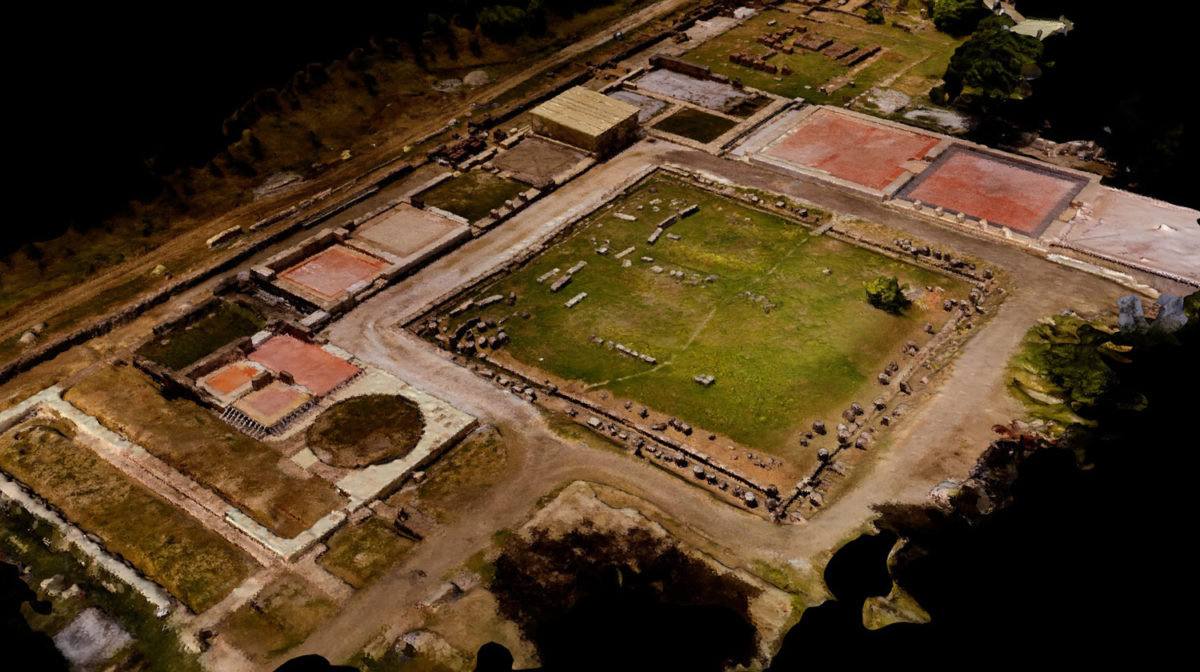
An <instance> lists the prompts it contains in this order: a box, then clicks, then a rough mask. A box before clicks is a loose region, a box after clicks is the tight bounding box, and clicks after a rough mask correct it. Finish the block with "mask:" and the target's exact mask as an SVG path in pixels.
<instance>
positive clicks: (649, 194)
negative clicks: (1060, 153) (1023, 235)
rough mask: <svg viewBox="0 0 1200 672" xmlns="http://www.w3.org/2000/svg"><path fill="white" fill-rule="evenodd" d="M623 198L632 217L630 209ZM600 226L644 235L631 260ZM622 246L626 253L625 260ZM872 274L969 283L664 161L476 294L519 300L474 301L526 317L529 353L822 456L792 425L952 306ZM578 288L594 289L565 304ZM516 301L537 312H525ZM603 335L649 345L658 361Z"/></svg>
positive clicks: (493, 313) (694, 418) (658, 403)
mask: <svg viewBox="0 0 1200 672" xmlns="http://www.w3.org/2000/svg"><path fill="white" fill-rule="evenodd" d="M691 204H698V205H699V206H700V209H699V212H697V213H696V214H694V215H692V216H691V217H688V218H685V219H683V220H681V221H679V222H678V223H676V224H674V225H673V226H671V227H670V228H669V229H668V230H667V231H668V232H669V233H674V234H678V235H679V236H681V239H680V240H671V239H669V238H667V237H666V236H665V235H664V236H663V237H662V238H661V239H660V240H659V241H658V242H657V243H656V244H655V245H653V246H650V245H647V243H646V237H647V235H648V234H649V233H650V232H651V231H652V230H653V228H654V226H655V224H656V223H657V222H659V221H661V220H662V219H663V218H665V217H666V216H667V215H668V214H670V213H671V212H674V211H675V210H676V209H679V208H682V207H684V206H685V205H691ZM639 208H641V209H640V210H639ZM656 208H657V209H658V211H657V212H655V209H656ZM614 212H622V213H626V214H632V215H636V216H637V217H638V219H637V220H636V221H633V222H630V221H625V220H622V219H619V218H616V217H613V216H612V214H613V213H614ZM593 239H594V240H596V241H597V242H596V245H599V244H601V243H604V244H606V245H607V247H608V248H609V249H610V250H613V251H622V250H624V249H626V248H628V247H633V248H635V249H634V251H633V252H631V253H629V254H627V255H625V256H624V258H623V259H616V258H615V254H614V253H613V252H610V253H609V254H608V255H605V256H601V255H597V254H596V252H595V249H594V247H593V243H592V240H593ZM605 241H607V242H605ZM642 255H646V256H649V257H651V258H652V259H653V261H652V262H645V261H642V260H641V259H640V257H641V256H642ZM625 260H632V265H631V266H629V267H624V266H623V263H622V262H623V261H625ZM579 261H587V262H588V265H587V266H586V267H585V268H583V269H582V270H581V271H579V272H578V273H577V274H575V276H574V278H573V280H572V281H571V283H570V284H569V285H567V286H566V288H564V289H563V290H562V291H560V292H558V293H551V292H550V290H549V287H548V285H550V284H551V282H552V280H549V279H547V280H546V281H544V282H542V283H539V282H538V281H537V278H539V277H540V276H543V275H544V274H546V273H548V272H550V271H552V270H553V269H556V268H557V269H559V273H558V274H557V275H555V276H554V277H560V276H561V274H562V272H563V271H565V269H568V268H570V267H571V266H573V265H575V264H576V263H577V262H579ZM654 266H658V267H660V268H661V269H662V272H655V271H654V270H653V268H652V267H654ZM824 269H829V271H830V272H829V273H828V274H825V273H823V270H824ZM669 271H680V272H682V277H671V276H670V274H669ZM879 275H888V276H893V275H894V276H896V277H897V278H899V280H900V282H901V284H907V285H911V286H913V287H915V288H920V289H922V291H923V288H924V287H925V286H931V287H937V286H940V287H941V288H944V289H945V290H946V292H947V294H948V295H949V296H957V297H962V296H963V295H965V293H966V291H967V289H968V287H967V285H966V284H965V283H963V282H962V281H960V280H957V279H954V278H950V277H946V276H943V275H941V274H938V273H935V272H933V271H929V270H926V269H923V268H920V267H916V266H912V265H910V264H907V263H904V262H903V261H899V260H895V259H892V258H890V257H885V256H882V255H879V254H876V253H874V252H871V251H869V250H867V249H864V248H860V247H857V246H853V245H849V244H846V243H843V242H840V241H837V240H834V239H832V238H828V237H824V236H822V237H812V236H811V235H810V234H809V232H808V230H807V229H805V228H803V227H801V226H798V225H796V224H793V223H790V222H788V221H786V220H783V219H780V218H779V217H776V216H774V215H772V214H768V213H764V212H761V211H759V210H755V209H752V208H749V207H746V206H744V205H742V204H740V203H738V202H735V201H731V200H729V199H726V198H723V197H721V196H719V195H716V194H713V193H711V192H708V191H704V190H701V189H698V188H695V187H692V186H689V185H686V184H683V183H681V182H679V181H677V180H675V179H673V178H668V177H666V176H663V175H661V174H660V175H655V176H652V177H651V178H649V179H648V180H645V181H643V182H642V183H640V184H639V185H638V186H636V187H635V188H633V189H632V190H631V191H630V192H629V193H628V194H627V195H626V196H623V197H621V198H618V199H617V200H616V201H615V202H614V203H613V204H611V206H609V207H606V208H605V209H603V210H601V211H599V212H597V213H596V214H594V215H593V216H592V217H590V218H589V219H588V220H586V221H585V222H584V223H582V224H581V225H580V226H579V227H577V228H576V229H574V230H573V231H571V232H570V233H568V234H567V235H566V236H565V237H564V238H563V239H562V240H560V241H559V242H557V243H556V244H554V245H552V246H551V247H549V248H548V249H547V250H546V251H545V252H544V253H542V254H541V255H540V256H539V257H536V258H534V259H533V260H531V261H530V262H529V263H528V264H526V265H525V266H524V267H522V268H520V269H519V270H517V271H516V272H514V273H512V274H510V275H507V276H504V277H502V278H500V279H499V280H497V281H496V282H495V283H493V284H492V285H490V286H488V287H483V288H479V290H478V295H479V296H485V295H487V294H492V293H504V294H507V293H509V292H515V293H516V294H517V297H518V300H517V305H516V306H515V308H514V307H509V306H507V305H504V304H496V305H493V306H489V307H488V308H486V309H484V310H482V311H479V312H480V317H482V318H483V319H488V318H491V319H497V320H498V319H500V318H504V317H507V316H510V315H511V314H513V313H516V314H517V315H518V317H515V318H513V319H509V320H508V321H507V322H506V323H505V329H506V331H507V332H508V333H509V335H510V336H511V339H512V340H511V342H510V343H509V344H508V345H506V346H505V350H506V352H507V353H508V354H509V355H511V356H512V357H514V358H515V359H517V360H519V361H521V362H523V363H525V364H527V365H530V366H534V367H537V368H540V369H543V370H545V371H548V372H551V373H553V374H554V375H556V376H558V377H560V378H562V379H566V380H573V381H578V383H579V384H580V385H582V386H586V387H588V388H589V389H593V390H600V389H603V390H608V391H609V392H610V393H612V394H613V395H614V396H616V397H625V398H631V399H636V400H638V401H640V402H642V403H644V404H646V405H648V406H650V407H651V408H653V409H656V410H658V411H660V412H663V413H666V414H670V415H674V416H676V417H680V418H682V419H684V420H686V421H687V422H689V423H691V424H693V425H695V426H697V427H698V428H701V429H703V430H709V431H714V432H719V433H722V434H725V435H726V436H729V437H730V438H732V439H734V440H736V441H739V442H742V443H744V444H745V445H747V446H750V447H755V448H759V449H762V450H766V451H769V452H772V453H776V454H780V455H781V456H783V455H784V454H791V456H793V457H799V456H803V457H804V459H805V460H807V459H815V454H810V453H812V451H813V450H815V449H808V448H800V447H799V446H797V445H796V444H795V441H794V438H795V436H796V434H797V433H798V432H802V431H804V430H805V429H806V428H807V427H808V426H809V425H810V424H811V423H812V421H813V420H816V419H825V420H826V421H830V420H833V419H834V418H836V417H837V416H838V414H839V413H840V412H841V410H842V409H843V408H845V407H847V406H849V404H850V402H852V401H859V402H862V403H865V402H867V401H869V400H870V399H871V398H873V397H874V396H876V395H877V394H879V388H878V383H877V382H875V375H876V374H877V373H878V372H879V371H881V370H883V368H884V366H886V365H887V363H888V362H889V361H890V360H892V359H898V358H899V357H900V355H899V352H900V345H901V344H903V343H904V342H905V341H906V340H908V339H913V340H916V341H917V342H918V343H924V342H925V341H926V340H928V338H929V336H928V335H926V334H924V333H923V331H922V325H923V324H924V323H925V322H926V321H929V322H933V323H934V325H935V326H937V325H940V324H942V323H943V322H944V321H945V319H946V313H944V312H942V311H941V305H940V304H941V300H940V298H939V299H937V300H936V301H931V300H929V299H932V298H934V297H937V296H939V293H938V292H934V293H931V294H928V295H926V297H925V299H921V298H918V300H917V301H916V302H915V303H914V305H913V306H912V307H910V308H909V309H908V310H907V311H905V312H904V313H903V314H900V315H890V314H887V313H885V312H883V311H880V310H877V309H875V308H873V307H871V306H870V305H868V304H867V302H866V296H865V292H864V289H863V283H864V282H865V281H868V280H871V279H874V278H875V277H877V276H879ZM706 280H709V281H706ZM580 292H587V294H588V296H587V298H586V299H584V300H583V302H582V303H580V304H579V305H578V306H576V307H574V308H572V309H567V308H565V307H564V302H565V301H566V300H567V299H569V298H571V297H572V296H574V295H576V294H577V293H580ZM523 312H529V313H530V315H531V317H530V319H528V320H526V319H521V318H520V317H519V314H520V313H523ZM462 320H463V318H462V317H458V318H453V319H452V318H444V319H443V324H444V326H445V327H447V329H448V330H453V329H454V328H455V327H456V326H457V325H458V323H459V322H461V321H462ZM594 338H600V339H603V340H604V341H612V342H613V343H614V344H617V343H620V344H624V345H625V346H626V347H628V348H631V349H633V350H636V351H638V352H641V353H647V354H649V355H651V356H653V357H655V358H657V360H658V364H657V365H655V366H652V365H649V364H646V363H644V362H642V361H639V360H636V359H634V358H632V357H628V356H625V355H623V354H621V353H620V352H618V351H617V350H616V349H615V348H611V347H608V346H606V345H601V344H596V343H595V342H594V341H593V339H594ZM700 374H705V375H712V376H715V377H716V382H715V384H713V385H711V386H709V387H704V386H701V385H698V384H696V383H695V382H694V381H693V380H692V378H693V376H696V375H700ZM802 461H803V460H802Z"/></svg>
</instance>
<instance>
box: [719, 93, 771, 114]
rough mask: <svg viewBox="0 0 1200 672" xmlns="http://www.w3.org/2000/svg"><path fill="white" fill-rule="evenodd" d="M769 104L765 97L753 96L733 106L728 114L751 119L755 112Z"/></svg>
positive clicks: (769, 101) (768, 99) (769, 100)
mask: <svg viewBox="0 0 1200 672" xmlns="http://www.w3.org/2000/svg"><path fill="white" fill-rule="evenodd" d="M770 103H771V99H770V98H768V97H767V96H754V97H753V98H747V99H745V100H743V101H742V102H740V103H738V104H737V105H735V106H734V107H733V109H731V110H729V114H732V115H733V116H735V117H752V116H754V114H755V113H756V112H758V111H759V110H761V109H763V108H764V107H766V106H767V105H769V104H770Z"/></svg>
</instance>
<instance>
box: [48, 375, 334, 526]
mask: <svg viewBox="0 0 1200 672" xmlns="http://www.w3.org/2000/svg"><path fill="white" fill-rule="evenodd" d="M65 398H66V399H67V401H69V402H71V403H72V404H74V405H75V406H77V407H78V408H80V409H82V410H83V411H84V412H86V413H90V414H91V415H94V416H96V418H97V419H99V420H100V421H101V422H102V423H104V425H105V426H107V427H108V428H109V429H112V430H113V431H115V432H117V433H119V434H122V435H123V436H125V437H128V438H129V439H130V440H131V441H133V442H135V443H138V444H140V445H141V446H142V447H143V448H145V449H146V450H148V451H149V452H150V453H152V454H154V455H155V456H156V457H158V458H160V459H162V460H164V461H165V462H167V463H168V464H170V465H171V466H172V467H174V468H175V469H178V470H179V471H182V472H184V473H185V474H187V475H189V476H190V477H191V478H193V479H195V480H196V481H197V482H199V483H200V484H202V485H205V486H207V487H209V488H212V489H213V490H216V491H217V492H218V493H220V494H221V495H222V496H223V497H224V498H225V499H226V500H228V501H229V502H230V503H232V504H233V505H235V506H237V507H238V508H240V509H241V510H242V511H244V512H245V513H246V514H248V515H250V516H251V517H253V518H254V519H255V520H257V521H258V522H260V523H262V524H263V525H265V526H266V527H268V528H270V529H271V530H272V531H273V532H275V533H276V534H279V535H281V536H284V537H294V536H295V535H297V534H299V533H300V532H303V531H304V530H306V529H308V528H309V527H311V526H312V524H313V523H315V522H317V520H319V519H320V518H321V517H322V516H324V515H325V514H327V513H329V512H330V511H332V510H333V509H335V508H337V507H338V506H341V504H342V498H341V496H339V495H338V494H337V492H336V491H335V490H334V489H333V486H331V485H330V484H329V483H327V482H325V481H323V480H321V479H319V478H315V477H310V478H303V477H298V476H292V475H290V474H288V473H286V472H284V471H283V470H281V469H280V468H279V465H278V462H279V460H280V459H283V458H282V457H281V455H280V454H279V453H278V452H276V451H275V449H274V448H272V447H271V446H269V445H267V444H265V443H263V442H261V441H256V440H254V439H251V438H250V437H248V436H246V435H245V434H242V433H241V432H239V431H237V430H235V429H234V428H233V427H230V426H229V425H227V424H225V423H224V422H222V421H221V420H220V419H219V418H218V417H217V416H216V415H215V414H213V413H212V412H211V411H209V410H208V409H206V408H204V407H202V406H200V405H198V404H196V403H194V402H192V401H189V400H187V399H170V400H168V399H165V398H163V397H162V396H161V395H160V394H159V393H158V389H157V388H156V387H155V386H154V385H153V384H152V383H151V382H150V381H149V380H148V379H147V378H146V377H145V376H144V375H142V373H141V372H139V371H137V370H136V369H134V368H133V367H131V366H115V367H108V368H104V369H101V370H100V371H97V372H96V373H94V374H92V375H90V376H88V377H86V378H84V379H83V380H82V381H80V382H79V383H78V384H77V385H75V386H74V387H72V388H71V389H70V390H68V391H67V393H66V395H65Z"/></svg>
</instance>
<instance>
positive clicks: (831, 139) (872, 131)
mask: <svg viewBox="0 0 1200 672" xmlns="http://www.w3.org/2000/svg"><path fill="white" fill-rule="evenodd" d="M937 143H938V139H937V138H934V137H930V136H928V135H922V134H920V133H912V132H909V131H903V130H900V129H896V128H890V127H886V126H882V125H879V124H873V123H869V122H866V121H859V120H857V119H853V118H851V117H848V116H845V115H842V114H838V113H836V112H830V111H827V110H819V111H817V112H814V113H813V114H812V115H810V116H809V117H808V118H807V119H805V120H803V121H802V122H800V125H799V126H798V127H797V128H796V129H795V130H794V131H793V132H791V134H790V135H789V136H788V137H786V138H785V139H784V140H782V141H780V142H779V143H778V144H776V145H774V146H773V147H771V148H770V149H768V150H767V152H766V153H767V155H768V156H771V157H773V158H776V159H780V160H783V161H787V162H789V163H795V164H799V165H803V166H808V167H810V168H816V169H818V170H823V171H825V172H827V173H829V174H830V175H833V176H834V177H837V178H840V179H843V180H847V181H849V182H853V183H855V184H859V185H862V186H864V187H867V188H870V189H883V188H884V187H886V186H888V185H889V184H891V183H892V181H893V180H895V179H896V178H897V177H900V175H902V174H903V173H904V168H903V165H904V162H906V161H910V160H912V159H920V158H921V157H923V156H925V153H926V152H928V151H929V150H930V149H932V148H933V147H934V146H935V145H936V144H937Z"/></svg>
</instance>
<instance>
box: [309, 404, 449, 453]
mask: <svg viewBox="0 0 1200 672" xmlns="http://www.w3.org/2000/svg"><path fill="white" fill-rule="evenodd" d="M424 430H425V421H424V419H423V418H422V417H421V409H420V408H419V407H418V406H417V405H416V404H415V403H413V402H412V401H409V400H408V399H406V398H404V397H401V396H399V395H391V394H370V395H366V396H362V397H351V398H350V399H346V400H345V401H340V402H338V403H336V404H334V405H333V406H332V407H331V408H330V409H329V410H327V411H325V412H324V413H322V414H321V416H320V417H318V418H317V420H316V422H314V423H313V424H312V425H311V426H310V427H309V428H308V446H309V448H312V449H313V450H316V451H319V453H321V452H324V453H328V454H329V458H328V460H327V461H328V462H329V463H330V464H332V465H334V466H338V467H348V468H353V467H363V466H366V465H369V464H375V463H376V462H382V461H384V460H393V459H396V458H398V457H403V456H405V455H407V454H408V453H409V451H411V450H412V449H413V448H415V447H416V446H417V442H419V441H420V440H421V434H422V432H423V431H424ZM322 459H325V458H324V456H322Z"/></svg>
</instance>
